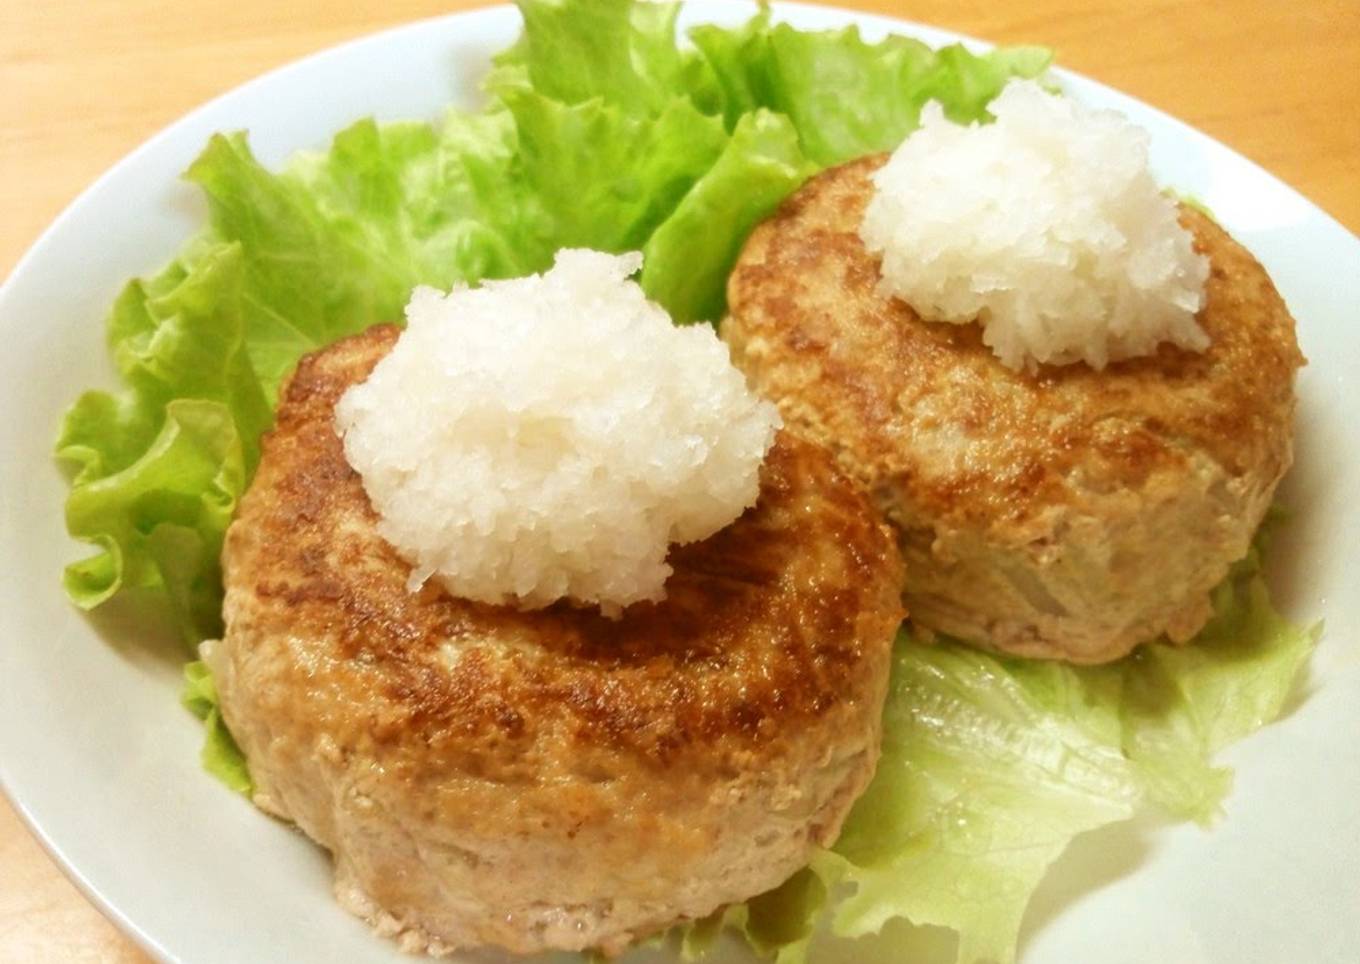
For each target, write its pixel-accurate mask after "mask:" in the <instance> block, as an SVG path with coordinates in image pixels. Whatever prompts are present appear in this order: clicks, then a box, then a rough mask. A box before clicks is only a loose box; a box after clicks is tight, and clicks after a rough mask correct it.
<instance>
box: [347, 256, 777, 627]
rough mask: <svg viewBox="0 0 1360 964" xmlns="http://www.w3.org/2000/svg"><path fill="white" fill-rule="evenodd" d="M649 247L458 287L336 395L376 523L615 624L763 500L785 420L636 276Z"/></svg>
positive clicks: (529, 594)
mask: <svg viewBox="0 0 1360 964" xmlns="http://www.w3.org/2000/svg"><path fill="white" fill-rule="evenodd" d="M641 265H642V256H641V255H640V254H627V255H622V256H617V257H616V256H613V255H607V254H600V253H598V252H594V251H583V250H564V251H561V252H559V253H558V255H557V262H556V264H555V265H554V266H553V268H552V270H550V271H548V272H546V273H544V274H543V275H533V276H530V277H527V278H519V279H516V280H513V281H489V282H486V283H485V284H483V285H482V286H481V287H479V288H475V289H468V288H466V287H458V288H455V289H454V290H453V291H452V292H450V293H449V294H448V295H442V294H440V293H439V292H438V291H435V290H433V289H431V288H417V289H416V291H415V292H414V294H413V295H412V296H411V303H410V304H409V305H408V306H407V309H406V318H407V323H408V325H407V328H406V331H405V332H403V333H402V335H401V337H400V338H399V339H398V341H397V343H396V346H395V347H394V348H393V349H392V351H391V353H390V354H388V355H387V356H386V357H384V358H383V360H382V361H381V362H379V363H378V365H377V367H376V368H375V369H374V370H373V373H372V375H370V376H369V378H368V380H367V381H365V382H363V383H362V384H360V385H356V386H355V387H353V388H351V389H350V390H349V391H347V392H346V393H345V394H344V396H343V397H342V398H341V399H340V402H339V404H338V405H337V406H336V428H337V431H338V432H339V434H340V435H341V437H342V438H343V439H344V446H345V455H346V457H347V458H348V459H349V462H350V464H351V465H352V466H353V467H354V468H355V469H356V470H357V471H358V472H359V474H360V475H361V476H362V478H363V483H364V488H365V490H366V491H367V492H368V496H369V499H370V500H371V501H372V503H373V506H374V508H375V509H376V510H377V512H378V514H379V515H380V517H381V518H380V521H379V523H378V531H379V533H380V534H381V535H382V537H383V538H384V539H386V540H387V541H388V542H390V543H391V544H392V545H393V546H394V547H396V549H397V551H398V552H399V553H401V555H402V556H403V558H405V559H406V560H407V561H408V562H410V563H411V564H412V566H413V567H414V569H413V571H412V573H411V579H410V587H411V588H412V590H414V589H417V588H419V587H420V586H421V585H422V584H423V583H424V582H425V581H426V579H428V578H430V577H431V576H433V577H434V578H436V579H437V580H438V581H439V582H440V583H442V584H443V585H444V586H445V587H446V588H447V589H448V591H449V592H451V593H453V594H454V595H456V596H462V597H465V598H468V599H475V600H480V601H483V602H489V603H513V604H516V605H519V606H521V607H524V608H539V607H542V606H547V605H548V604H550V603H552V602H554V601H555V600H558V599H562V598H564V597H570V598H571V599H573V600H576V601H578V602H581V603H593V604H598V605H599V606H600V607H601V609H602V610H603V611H604V612H605V613H606V614H608V615H617V613H618V612H619V610H620V609H621V607H623V606H627V605H628V604H630V603H633V602H638V601H640V600H657V599H662V598H664V596H665V592H664V588H663V585H664V583H665V581H666V577H667V576H668V575H669V574H670V571H671V570H670V567H669V566H668V565H667V564H666V552H667V549H668V547H669V546H670V544H671V543H672V542H681V543H683V542H692V541H695V540H698V539H703V538H705V537H707V536H709V535H711V534H713V533H714V532H717V531H718V530H719V529H721V528H722V527H723V526H725V525H727V524H728V523H729V522H732V521H733V520H735V519H736V518H737V517H738V516H740V515H741V513H742V511H743V510H744V509H746V508H747V507H749V506H751V505H754V504H755V501H756V496H757V494H758V492H759V488H760V481H759V471H760V465H761V462H762V461H763V459H764V457H765V453H766V451H767V450H768V449H769V447H770V445H771V444H772V443H773V441H774V435H775V431H776V430H777V429H778V427H779V416H778V413H777V412H776V410H775V407H774V406H773V405H772V404H770V403H769V402H765V401H761V400H759V399H758V398H756V396H755V395H753V394H752V393H751V391H750V390H749V389H748V388H747V386H746V381H745V378H744V377H743V376H742V374H741V372H739V371H738V370H737V369H736V368H734V367H733V366H732V363H731V360H730V358H729V357H728V352H727V347H726V346H725V345H723V343H722V342H720V341H719V340H718V338H717V336H716V335H715V334H714V331H713V329H712V328H711V327H710V326H708V325H693V326H690V327H685V328H679V327H676V326H674V325H673V324H672V323H671V319H670V317H669V316H668V315H667V314H666V312H665V311H664V310H663V309H662V308H660V307H659V306H658V305H656V304H653V303H652V302H649V301H648V300H647V299H646V297H645V296H644V295H643V293H642V289H641V288H639V287H638V285H637V284H636V283H635V282H633V281H630V280H628V278H629V276H630V275H632V274H633V273H634V272H636V271H637V270H638V269H639V268H640V267H641Z"/></svg>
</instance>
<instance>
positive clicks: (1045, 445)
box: [722, 155, 1303, 662]
mask: <svg viewBox="0 0 1360 964" xmlns="http://www.w3.org/2000/svg"><path fill="white" fill-rule="evenodd" d="M885 160H886V155H879V156H873V157H867V158H864V159H861V160H857V161H853V162H850V163H848V164H845V165H843V166H841V167H838V168H834V169H831V170H829V171H826V172H824V173H823V174H821V175H819V176H818V177H815V178H813V179H812V180H811V181H810V182H809V183H808V184H807V185H805V186H804V187H803V188H802V189H801V190H799V191H798V192H797V193H796V194H794V195H793V196H792V197H791V198H789V199H788V200H787V201H786V202H785V203H784V205H783V206H782V207H781V208H780V209H779V210H778V211H777V212H776V214H775V215H774V216H772V217H771V218H770V219H769V220H767V221H766V222H765V223H763V224H761V225H760V226H759V227H757V228H756V230H755V231H754V232H753V234H752V235H751V237H750V239H749V241H748V242H747V244H746V247H745V249H744V251H743V252H742V254H741V257H740V259H739V261H738V264H737V266H736V268H735V270H734V271H733V273H732V276H731V278H730V281H729V285H728V303H729V317H728V318H727V319H726V320H725V321H724V323H723V327H722V333H723V336H724V338H725V339H726V340H727V342H728V344H729V345H730V346H731V348H732V351H733V360H734V361H735V362H736V363H737V365H738V366H739V367H741V368H743V369H744V370H745V371H746V372H747V374H748V376H749V377H750V379H751V380H752V382H753V384H754V386H755V387H756V389H757V390H758V391H761V392H762V393H764V394H765V395H767V396H768V397H770V398H772V399H773V400H775V401H776V402H777V403H778V404H779V406H780V409H781V412H782V413H783V415H784V417H785V419H786V421H787V423H788V424H789V425H791V426H792V427H795V428H798V429H800V430H802V431H804V432H806V433H808V434H809V435H810V436H811V437H813V438H815V439H817V440H819V441H821V442H823V443H824V444H826V445H827V446H829V447H831V448H832V449H834V450H835V451H836V452H837V454H838V456H839V458H840V462H841V465H842V468H844V469H846V471H848V472H849V473H850V474H851V475H853V476H854V477H855V478H857V479H858V480H859V481H860V482H861V483H862V484H864V485H865V486H867V487H868V488H869V489H870V491H871V492H872V494H873V496H874V498H875V501H876V502H877V503H878V505H879V506H880V508H882V509H883V510H884V511H885V512H886V513H887V514H888V516H889V517H890V519H891V520H892V521H893V522H894V523H896V524H897V526H898V527H899V529H900V531H901V536H902V544H903V548H904V554H905V556H906V559H907V582H906V596H907V605H908V608H909V609H910V610H911V611H912V616H913V620H915V621H917V622H918V623H921V624H923V625H925V626H929V627H931V628H936V629H940V630H943V631H946V632H951V633H955V634H960V635H964V636H967V637H969V638H972V639H974V640H975V641H978V642H981V643H983V644H986V645H991V646H994V647H996V648H1000V649H1005V650H1008V651H1012V652H1018V653H1021V654H1025V655H1034V656H1058V657H1063V658H1070V659H1075V660H1079V661H1083V662H1098V661H1102V660H1105V659H1111V658H1114V657H1117V656H1119V655H1122V654H1123V653H1125V652H1127V651H1128V650H1129V649H1130V648H1131V647H1132V646H1133V645H1135V644H1136V643H1138V642H1141V641H1144V640H1146V639H1149V638H1152V637H1154V636H1156V635H1157V634H1159V633H1162V632H1168V633H1170V634H1171V635H1172V637H1173V638H1176V639H1181V640H1183V639H1185V638H1187V637H1188V636H1190V635H1192V634H1193V633H1194V632H1195V631H1197V630H1198V629H1199V628H1200V626H1201V625H1202V624H1203V622H1204V619H1205V618H1206V617H1207V615H1208V611H1209V610H1208V602H1207V592H1208V589H1209V588H1210V587H1211V586H1212V585H1213V584H1214V583H1216V582H1217V581H1218V580H1219V579H1221V578H1222V577H1223V575H1224V574H1225V572H1226V569H1227V566H1228V564H1229V563H1230V562H1231V561H1233V560H1234V559H1236V558H1239V557H1240V556H1242V555H1243V554H1244V553H1245V551H1246V548H1247V541H1248V539H1249V538H1250V535H1251V532H1252V531H1253V530H1254V529H1255V527H1256V525H1257V523H1258V522H1259V520H1260V518H1261V514H1262V513H1263V512H1264V511H1265V509H1266V507H1267V505H1268V504H1269V501H1270V497H1271V494H1272V493H1273V491H1274V488H1275V485H1276V484H1277V482H1278V481H1279V479H1280V477H1281V476H1282V475H1283V474H1284V472H1285V470H1286V469H1287V468H1288V466H1289V464H1290V461H1291V456H1292V450H1291V445H1292V417H1293V411H1294V390H1293V377H1294V372H1295V370H1296V369H1297V368H1298V367H1299V366H1300V365H1302V364H1303V357H1302V355H1301V354H1300V352H1299V349H1298V345H1297V342H1296V340H1295V336H1294V322H1293V319H1292V318H1291V317H1290V315H1289V312H1288V311H1287V309H1286V307H1285V305H1284V302H1283V301H1282V299H1281V298H1280V296H1279V294H1278V293H1277V292H1276V290H1275V288H1274V286H1273V285H1272V283H1271V281H1270V279H1269V277H1267V275H1266V273H1265V271H1264V270H1263V269H1262V268H1261V266H1260V265H1259V264H1258V263H1257V262H1256V260H1255V259H1254V258H1253V257H1252V256H1251V255H1250V254H1249V253H1248V252H1247V251H1246V250H1245V249H1243V248H1242V247H1241V246H1240V245H1238V244H1237V243H1236V242H1235V241H1233V240H1232V238H1230V237H1229V236H1228V235H1227V233H1226V232H1224V231H1223V229H1222V228H1221V227H1219V226H1218V225H1217V224H1216V223H1215V222H1214V221H1213V220H1212V219H1211V218H1209V217H1207V216H1206V215H1204V214H1203V213H1201V212H1199V211H1197V210H1195V209H1193V208H1190V207H1186V206H1182V208H1181V222H1182V224H1183V225H1184V226H1185V227H1186V228H1187V229H1188V230H1189V231H1190V232H1191V233H1192V235H1193V236H1194V242H1195V246H1196V248H1197V250H1199V251H1200V252H1202V253H1203V254H1205V255H1207V256H1208V258H1209V260H1210V264H1211V274H1210V277H1209V280H1208V284H1207V291H1206V295H1207V300H1206V303H1205V306H1204V308H1203V310H1202V311H1201V312H1200V313H1199V316H1198V319H1199V322H1200V324H1201V325H1202V326H1203V327H1204V330H1205V331H1206V332H1207V333H1208V334H1209V336H1210V338H1211V339H1212V343H1211V345H1210V347H1209V349H1208V350H1207V351H1205V352H1203V353H1196V352H1190V351H1185V350H1182V349H1179V348H1176V347H1173V346H1171V345H1162V346H1161V347H1160V348H1159V349H1158V351H1157V352H1156V353H1155V354H1154V355H1151V356H1148V357H1145V358H1138V359H1131V360H1127V361H1122V362H1118V363H1115V364H1112V365H1110V366H1109V367H1107V368H1106V369H1105V370H1103V371H1096V370H1093V369H1092V368H1090V367H1089V366H1087V365H1085V364H1075V365H1064V366H1043V367H1042V368H1041V369H1040V370H1039V371H1038V372H1037V373H1029V372H1016V371H1012V370H1011V369H1008V368H1006V367H1005V366H1003V365H1001V363H1000V362H999V361H998V360H997V359H996V358H995V356H994V355H993V354H992V352H991V350H990V349H989V348H988V347H987V346H986V345H984V344H983V343H982V338H981V328H980V326H978V325H951V324H939V323H930V322H926V321H923V320H922V319H921V318H920V317H919V316H918V315H917V314H916V313H915V312H914V311H913V310H912V309H911V308H910V307H909V306H908V305H907V304H906V303H904V302H902V301H900V300H898V299H895V298H891V297H888V296H887V295H885V294H882V293H880V291H879V290H878V288H877V284H878V280H879V259H878V258H876V257H875V256H873V255H871V254H870V253H869V252H868V251H867V250H866V249H865V247H864V245H863V243H862V242H861V240H860V238H859V235H858V229H859V224H860V222H861V220H862V217H863V213H864V209H865V206H866V205H867V203H868V201H869V199H870V197H871V196H872V192H873V184H872V181H871V180H870V175H871V174H872V173H873V172H874V171H875V170H876V169H877V168H878V167H879V166H880V165H881V164H883V163H884V161H885ZM1074 567H1084V568H1086V569H1088V570H1092V572H1090V573H1087V574H1085V575H1081V574H1075V573H1069V572H1064V571H1063V570H1064V569H1065V568H1067V569H1070V568H1074ZM1158 567H1161V569H1162V572H1163V575H1164V576H1165V578H1155V573H1153V572H1152V571H1151V570H1155V569H1157V568H1158ZM1000 570H1005V571H1004V572H1000ZM969 587H972V588H971V590H970V588H969ZM1144 601H1145V602H1144ZM1100 611H1103V615H1101V613H1100Z"/></svg>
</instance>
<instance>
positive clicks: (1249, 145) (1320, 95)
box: [0, 0, 1360, 964]
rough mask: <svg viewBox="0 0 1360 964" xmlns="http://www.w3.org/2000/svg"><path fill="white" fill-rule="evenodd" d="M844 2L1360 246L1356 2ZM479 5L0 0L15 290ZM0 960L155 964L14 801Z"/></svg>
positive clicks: (3, 243) (1, 221)
mask: <svg viewBox="0 0 1360 964" xmlns="http://www.w3.org/2000/svg"><path fill="white" fill-rule="evenodd" d="M841 2H842V3H843V5H846V6H854V7H859V8H861V9H866V10H876V11H879V12H883V13H897V14H899V15H902V16H908V17H910V18H912V19H915V20H918V21H920V22H923V23H931V24H935V25H937V26H941V27H947V28H951V29H954V30H958V31H962V32H964V33H968V34H972V35H974V36H977V37H981V38H984V39H986V40H991V41H995V42H998V43H1043V44H1048V45H1050V46H1052V47H1054V48H1056V50H1057V52H1058V59H1059V62H1060V63H1061V64H1063V65H1064V66H1066V67H1070V68H1072V69H1075V70H1077V71H1080V72H1082V73H1084V74H1086V75H1087V76H1090V77H1094V78H1096V79H1098V80H1101V81H1104V82H1105V83H1107V84H1111V85H1113V86H1114V87H1117V88H1119V89H1121V90H1123V91H1126V92H1127V93H1130V94H1132V95H1134V96H1135V97H1139V98H1141V99H1143V100H1145V101H1147V102H1149V103H1151V104H1154V105H1156V106H1157V107H1160V108H1162V109H1164V110H1166V111H1168V112H1170V113H1171V114H1174V115H1176V116H1177V117H1180V118H1181V119H1183V120H1185V121H1187V122H1189V123H1190V124H1192V125H1194V126H1195V127H1198V128H1200V129H1201V130H1203V131H1205V132H1206V133H1208V134H1209V135H1210V136H1212V137H1214V138H1217V139H1218V140H1220V141H1222V142H1223V143H1225V144H1227V145H1229V146H1230V147H1232V148H1234V149H1236V150H1238V151H1240V152H1241V153H1243V154H1245V155H1246V156H1248V157H1250V158H1252V159H1253V160H1255V161H1256V162H1258V163H1259V164H1261V165H1262V166H1264V167H1265V168H1267V169H1268V170H1270V171H1272V172H1273V173H1275V174H1276V175H1278V176H1279V177H1281V178H1283V179H1284V180H1285V181H1287V182H1288V183H1290V184H1291V185H1293V186H1294V187H1296V188H1298V189H1299V190H1300V191H1302V192H1303V193H1304V194H1305V195H1307V196H1308V197H1309V198H1311V199H1312V200H1313V201H1315V202H1316V203H1317V204H1318V205H1320V206H1321V207H1322V208H1323V209H1324V210H1326V211H1327V212H1328V213H1330V214H1331V215H1332V216H1334V217H1335V218H1337V220H1339V221H1340V222H1341V223H1342V224H1343V225H1345V226H1346V227H1347V228H1348V229H1350V230H1351V231H1360V120H1357V114H1358V113H1360V3H1357V2H1356V0H1301V2H1300V0H1216V2H1213V3H1196V2H1182V0H1031V2H1029V3H1024V4H1018V3H1015V4H1013V3H998V2H996V0H956V2H946V0H914V2H912V3H910V4H908V3H905V2H892V0H841ZM477 5H479V4H477V3H472V2H468V0H442V2H441V0H346V2H343V3H336V2H334V0H292V2H290V3H277V2H274V0H233V2H231V3H227V4H222V3H217V2H207V0H179V2H177V3H174V4H167V3H165V2H163V0H83V2H80V3H76V2H69V0H68V2H61V0H53V2H36V0H0V212H3V217H2V218H0V277H3V276H7V275H8V274H9V272H10V270H11V269H12V268H13V266H14V265H15V263H16V262H17V261H18V259H19V257H20V256H21V255H22V254H23V252H24V251H25V250H26V249H27V248H28V247H29V245H30V244H32V243H33V241H34V240H36V239H37V237H38V235H39V234H40V233H41V232H42V230H43V229H44V228H45V227H46V226H47V224H48V223H49V222H51V221H52V219H53V218H55V217H56V216H57V214H58V213H59V212H60V211H61V210H62V208H64V207H65V206H66V204H67V203H69V202H70V200H71V199H72V198H73V197H75V195H76V194H77V193H78V192H79V191H80V190H81V189H83V188H84V187H85V186H86V185H87V184H89V183H90V182H91V181H92V180H93V179H94V178H95V177H97V176H98V175H99V174H100V173H101V172H103V171H104V170H105V169H106V168H108V167H109V166H110V165H111V164H113V163H114V162H115V161H116V160H118V159H119V158H120V157H122V156H123V155H124V154H126V153H127V152H128V151H130V150H131V149H132V148H134V147H135V146H136V145H138V144H139V143H141V142H142V141H143V140H145V139H146V138H147V137H149V136H150V135H151V134H153V133H155V132H156V131H157V130H159V129H160V128H162V127H163V126H165V125H166V124H169V123H170V122H171V121H173V120H175V119H176V118H177V117H179V116H180V115H182V114H183V113H185V112H186V111H188V110H189V109H191V108H193V107H195V106H196V105H198V104H200V103H202V102H203V101H205V100H208V99H209V98H211V97H214V96H216V95H217V94H219V93H221V92H223V91H225V90H228V89H230V88H231V87H234V86H236V85H237V84H239V83H241V82H242V81H244V80H247V79H249V78H251V77H254V76H255V75H257V74H259V73H261V72H263V71H265V70H268V69H270V68H271V67H274V66H276V65H278V64H282V63H285V62H287V61H289V60H292V59H294V58H296V57H299V56H302V55H304V54H307V53H311V52H312V51H315V50H319V49H321V48H324V47H328V46H331V45H332V44H335V43H338V42H340V41H342V40H346V39H348V38H351V37H355V36H359V35H361V34H365V33H368V32H370V31H373V30H377V29H379V28H381V27H385V26H388V25H390V24H394V23H399V22H402V21H408V20H413V19H417V18H420V17H427V16H432V15H435V14H439V13H444V12H448V11H450V10H452V9H459V8H464V7H472V6H477ZM3 686H4V683H3V681H0V698H4V697H3V692H4V691H3ZM171 709H173V707H171ZM0 960H3V961H7V962H14V964H20V962H28V961H63V962H65V961H100V962H104V961H110V962H122V961H137V962H140V961H145V960H146V958H145V956H144V955H143V954H142V953H141V951H139V950H138V949H137V948H136V947H135V946H134V945H133V944H132V943H131V942H130V941H129V940H127V939H126V938H125V937H123V936H122V935H120V934H119V933H118V932H117V931H116V930H115V929H114V928H113V926H112V925H110V924H109V923H108V922H106V921H105V920H104V918H103V917H101V916H100V914H99V913H98V912H97V911H96V910H95V909H94V908H93V907H92V906H91V905H90V904H89V903H88V902H87V901H86V900H85V899H84V898H83V897H82V896H81V895H80V894H79V893H78V892H77V891H76V890H75V888H74V887H73V886H72V885H71V884H70V883H68V882H67V881H66V879H65V878H64V877H63V876H62V875H61V873H60V871H58V870H57V868H56V867H55V865H54V864H53V863H52V861H51V860H50V859H49V858H48V857H47V855H46V854H45V853H44V852H43V851H42V850H41V849H40V848H39V846H38V844H37V842H36V841H35V840H34V838H33V837H32V835H31V834H30V833H29V832H28V831H27V830H26V829H25V828H24V827H23V825H22V824H21V823H20V822H19V820H18V818H17V816H16V815H15V814H14V812H13V810H12V809H11V808H10V807H9V805H8V803H7V802H5V801H4V800H3V799H0Z"/></svg>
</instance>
